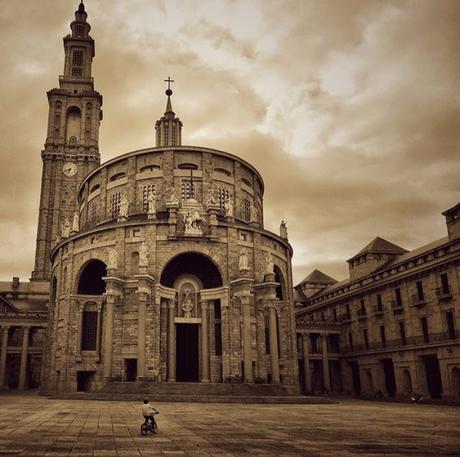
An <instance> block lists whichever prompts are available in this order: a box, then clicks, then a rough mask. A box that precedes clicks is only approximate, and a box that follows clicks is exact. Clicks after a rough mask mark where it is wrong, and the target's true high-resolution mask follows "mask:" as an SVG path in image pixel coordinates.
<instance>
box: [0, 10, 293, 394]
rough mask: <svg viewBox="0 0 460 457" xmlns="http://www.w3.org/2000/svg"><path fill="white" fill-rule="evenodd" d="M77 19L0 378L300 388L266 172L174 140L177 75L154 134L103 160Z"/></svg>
mask: <svg viewBox="0 0 460 457" xmlns="http://www.w3.org/2000/svg"><path fill="white" fill-rule="evenodd" d="M70 28H71V34H69V35H67V36H66V37H65V38H64V51H65V61H64V73H63V75H62V76H60V77H59V87H58V88H55V89H52V90H50V91H48V102H49V117H48V130H47V135H46V142H45V147H44V150H43V151H42V160H43V175H42V184H41V197H40V210H39V215H38V233H37V245H36V256H35V267H34V271H33V273H32V278H31V281H30V283H24V284H23V283H19V281H18V280H17V279H14V280H13V282H12V283H0V298H1V301H0V306H1V308H0V325H1V328H2V339H1V358H0V384H1V385H2V386H4V387H10V388H14V387H18V388H27V387H35V386H39V385H40V386H41V389H42V391H43V392H46V393H50V394H52V393H60V392H61V393H62V392H64V393H65V392H75V391H93V392H94V391H101V390H103V391H106V392H107V391H111V389H112V388H113V389H116V388H119V386H120V384H122V385H123V386H124V388H125V389H126V386H128V389H129V386H135V385H139V384H142V386H144V387H145V386H146V385H148V384H149V383H150V384H155V385H158V384H159V383H165V384H168V383H174V382H193V383H202V384H209V385H214V384H216V383H219V384H229V383H232V384H244V385H248V384H249V385H251V384H263V385H267V384H271V385H272V386H275V385H276V386H278V388H279V389H281V390H284V391H286V392H296V391H297V389H298V359H297V347H296V331H295V315H294V300H293V289H292V268H291V259H292V254H293V251H292V247H291V246H290V244H289V243H288V240H287V233H286V230H285V228H284V226H282V230H281V235H277V234H274V233H272V232H269V231H267V230H265V229H264V221H263V195H264V182H263V180H262V177H261V175H260V174H259V172H258V171H257V170H256V169H255V168H254V166H252V165H251V164H250V163H248V162H246V161H245V160H243V159H241V158H239V157H238V156H236V155H233V154H230V153H227V152H223V151H219V150H216V149H210V148H202V147H197V146H185V145H183V144H182V128H183V124H182V121H181V120H180V119H179V118H178V117H177V116H176V114H175V113H174V111H173V107H172V101H171V98H172V94H173V92H172V90H171V88H170V83H171V82H173V81H172V80H170V78H168V80H167V82H168V89H167V90H166V100H165V102H166V110H165V113H164V115H163V116H162V117H161V118H160V119H159V120H158V121H157V122H156V124H155V126H152V140H154V142H155V146H154V147H151V148H146V149H142V150H137V151H133V152H127V153H126V154H123V155H121V156H119V157H117V158H115V159H112V160H110V161H108V162H105V163H103V164H102V165H101V163H100V152H99V147H98V139H99V127H100V124H101V121H102V102H103V100H102V95H101V94H100V93H99V92H98V91H96V90H95V87H94V81H93V77H92V71H91V66H92V62H93V58H94V57H95V43H94V40H93V39H92V38H91V36H90V29H91V27H90V25H89V23H88V22H87V13H86V11H85V7H84V4H83V2H81V3H80V5H79V7H78V10H77V11H76V12H75V20H74V21H73V22H72V23H71V25H70ZM153 127H154V128H155V131H153ZM45 332H46V337H45ZM35 341H37V343H35ZM38 341H39V343H38ZM35 345H38V346H39V349H38V348H37V350H35ZM117 386H118V387H117ZM133 389H134V387H133Z"/></svg>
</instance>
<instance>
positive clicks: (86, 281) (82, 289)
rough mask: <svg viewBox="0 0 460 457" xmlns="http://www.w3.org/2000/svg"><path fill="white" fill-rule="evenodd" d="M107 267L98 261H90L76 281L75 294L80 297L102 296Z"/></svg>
mask: <svg viewBox="0 0 460 457" xmlns="http://www.w3.org/2000/svg"><path fill="white" fill-rule="evenodd" d="M105 276H107V266H106V265H105V263H104V262H102V261H100V260H90V261H89V262H88V263H87V264H86V266H85V267H84V268H83V270H82V272H81V273H80V277H79V279H78V289H77V293H78V294H81V295H102V294H103V293H104V292H105V281H104V280H103V279H102V278H103V277H105Z"/></svg>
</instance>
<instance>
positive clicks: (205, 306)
mask: <svg viewBox="0 0 460 457" xmlns="http://www.w3.org/2000/svg"><path fill="white" fill-rule="evenodd" d="M200 306H201V309H202V310H206V309H209V301H208V300H201V301H200Z"/></svg>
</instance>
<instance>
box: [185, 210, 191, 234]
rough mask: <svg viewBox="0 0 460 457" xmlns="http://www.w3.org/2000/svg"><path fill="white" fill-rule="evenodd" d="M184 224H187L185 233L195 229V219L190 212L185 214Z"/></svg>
mask: <svg viewBox="0 0 460 457" xmlns="http://www.w3.org/2000/svg"><path fill="white" fill-rule="evenodd" d="M184 224H185V231H186V232H187V231H189V230H191V229H192V227H193V219H192V215H191V214H190V211H187V213H186V214H184Z"/></svg>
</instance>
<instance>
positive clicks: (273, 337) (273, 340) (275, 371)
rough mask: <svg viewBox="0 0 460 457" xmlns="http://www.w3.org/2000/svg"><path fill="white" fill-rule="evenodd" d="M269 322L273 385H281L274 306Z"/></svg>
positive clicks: (270, 311) (271, 308)
mask: <svg viewBox="0 0 460 457" xmlns="http://www.w3.org/2000/svg"><path fill="white" fill-rule="evenodd" d="M268 322H269V328H270V361H271V367H272V383H273V384H279V383H280V365H279V354H278V333H277V322H276V309H275V305H274V304H270V305H269V306H268Z"/></svg>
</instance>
